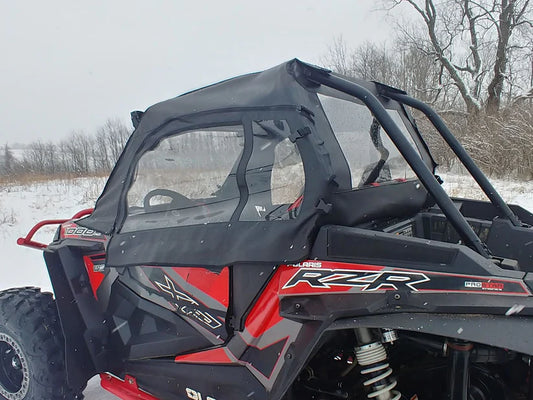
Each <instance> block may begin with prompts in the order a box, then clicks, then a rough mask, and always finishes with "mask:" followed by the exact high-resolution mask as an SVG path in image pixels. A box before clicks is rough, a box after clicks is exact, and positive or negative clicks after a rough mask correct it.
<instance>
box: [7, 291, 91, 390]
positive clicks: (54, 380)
mask: <svg viewBox="0 0 533 400" xmlns="http://www.w3.org/2000/svg"><path fill="white" fill-rule="evenodd" d="M64 358H65V357H64V340H63V334H62V332H61V325H60V323H59V318H58V315H57V309H56V306H55V302H54V299H53V298H52V295H51V294H50V293H41V291H40V289H37V288H19V289H9V290H5V291H2V292H0V399H7V400H60V399H64V400H66V399H83V395H82V391H83V388H80V389H79V390H72V389H70V388H69V387H68V385H67V377H66V371H65V361H64Z"/></svg>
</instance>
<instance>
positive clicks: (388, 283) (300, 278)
mask: <svg viewBox="0 0 533 400" xmlns="http://www.w3.org/2000/svg"><path fill="white" fill-rule="evenodd" d="M429 280H430V279H429V278H428V277H427V276H426V275H425V274H422V273H419V272H397V271H358V270H342V269H309V268H302V269H300V270H298V272H296V273H295V274H294V275H293V276H292V278H291V279H290V280H289V281H288V282H287V283H286V284H285V286H283V289H289V288H292V287H295V286H297V285H308V286H310V287H312V288H322V289H330V288H332V287H335V286H344V287H346V286H349V287H358V288H361V290H362V291H364V292H371V291H376V290H401V289H407V290H410V291H415V292H416V291H417V289H416V287H415V286H416V285H419V284H421V283H423V282H427V281H429Z"/></svg>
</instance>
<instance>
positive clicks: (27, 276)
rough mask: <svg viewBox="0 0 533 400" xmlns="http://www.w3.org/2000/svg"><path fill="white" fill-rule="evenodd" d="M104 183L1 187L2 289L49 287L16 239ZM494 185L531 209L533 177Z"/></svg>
mask: <svg viewBox="0 0 533 400" xmlns="http://www.w3.org/2000/svg"><path fill="white" fill-rule="evenodd" d="M441 176H442V177H443V179H444V181H445V183H444V185H443V186H444V188H445V189H446V190H447V191H448V193H450V194H451V195H452V196H458V197H473V198H479V199H483V195H482V194H481V193H480V192H479V190H476V186H475V183H473V182H472V181H471V180H470V179H469V178H467V177H465V176H462V175H453V174H448V175H446V174H441ZM104 184H105V179H104V178H79V179H74V180H53V181H47V182H40V183H32V184H27V185H12V186H3V187H0V252H1V254H3V255H4V262H3V265H1V266H0V290H2V289H5V288H9V287H17V286H28V285H34V286H40V287H42V288H44V289H45V290H50V289H51V285H50V280H49V278H48V274H47V272H46V268H45V266H44V260H43V258H42V253H41V252H39V251H36V250H32V249H29V248H24V247H20V246H17V245H16V240H17V238H18V237H20V236H24V235H25V234H26V233H27V232H28V230H29V229H30V228H31V227H33V225H35V223H37V222H38V221H40V220H43V219H58V218H59V219H61V218H69V217H71V216H72V215H74V214H75V213H76V212H78V211H80V210H82V209H85V208H91V207H93V205H94V202H95V201H96V198H97V197H98V195H99V194H100V192H101V190H102V188H103V186H104ZM493 184H494V186H495V187H496V189H497V190H498V191H499V192H500V193H501V194H502V196H503V197H504V199H505V200H506V201H508V202H510V203H513V204H518V205H521V206H522V207H524V208H526V209H528V210H529V211H531V212H533V182H516V181H505V180H493ZM54 232H55V227H50V228H46V229H43V232H42V233H41V234H40V235H37V236H36V238H35V239H36V240H38V241H42V242H44V243H48V242H50V240H51V238H52V236H53V234H54ZM85 394H86V399H88V400H92V399H100V400H111V399H116V397H115V396H112V395H110V394H107V392H105V391H103V390H102V389H100V388H99V380H98V378H94V379H92V380H91V382H89V386H88V389H87V391H86V393H85Z"/></svg>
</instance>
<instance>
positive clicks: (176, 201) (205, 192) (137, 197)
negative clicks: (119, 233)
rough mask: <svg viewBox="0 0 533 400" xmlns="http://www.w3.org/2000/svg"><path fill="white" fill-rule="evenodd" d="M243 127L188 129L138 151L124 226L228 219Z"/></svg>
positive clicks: (236, 198)
mask: <svg viewBox="0 0 533 400" xmlns="http://www.w3.org/2000/svg"><path fill="white" fill-rule="evenodd" d="M243 145H244V131H243V128H242V126H225V127H215V128H208V129H202V130H196V131H190V132H186V133H182V134H178V135H175V136H171V137H168V138H165V139H163V140H162V141H161V142H160V143H159V144H158V145H157V146H156V147H155V148H154V149H153V150H151V151H148V152H146V153H145V154H143V156H142V157H141V159H140V160H139V163H138V165H137V170H136V174H135V181H134V182H133V184H132V186H131V188H130V190H129V191H128V195H127V201H128V217H127V219H126V221H125V224H124V228H123V230H125V231H131V230H136V229H151V228H160V227H169V226H184V225H197V224H204V223H211V222H225V221H229V220H230V218H231V216H232V215H233V213H234V212H235V210H236V208H237V205H238V203H239V188H238V187H237V180H236V172H237V166H238V164H239V161H240V158H241V155H242V151H243Z"/></svg>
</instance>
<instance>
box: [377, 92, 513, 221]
mask: <svg viewBox="0 0 533 400" xmlns="http://www.w3.org/2000/svg"><path fill="white" fill-rule="evenodd" d="M384 94H385V95H386V96H387V97H390V98H391V99H394V100H396V101H399V102H400V103H403V104H406V105H408V106H410V107H413V108H416V109H417V110H420V111H422V112H423V113H424V114H425V115H426V117H427V118H428V119H429V120H430V121H431V123H432V124H433V126H434V127H435V128H436V129H437V131H438V132H439V133H440V135H441V136H442V138H443V139H444V140H445V141H446V143H448V146H450V148H451V149H452V150H453V152H454V153H455V155H456V156H457V158H459V160H460V161H461V163H462V164H463V165H464V166H465V168H466V169H467V170H468V172H470V174H471V175H472V177H473V178H474V179H475V181H476V182H477V184H478V185H479V187H480V188H481V190H483V192H484V193H485V195H486V196H487V197H488V198H489V200H490V201H491V203H492V204H493V205H494V206H495V207H496V208H497V209H498V210H500V212H501V213H502V215H503V216H504V217H505V218H507V219H509V221H511V223H512V224H513V225H514V226H522V222H521V221H520V219H519V218H518V217H517V216H516V215H515V214H514V213H513V211H512V210H511V209H510V208H509V206H508V205H507V204H506V203H505V201H503V199H502V197H501V196H500V194H499V193H498V192H497V191H496V189H495V188H494V186H492V184H491V183H490V181H489V180H488V179H487V177H486V176H485V174H483V172H481V170H480V169H479V167H478V166H477V165H476V163H475V162H474V160H473V159H472V157H470V155H469V154H468V153H467V152H466V150H465V149H464V147H463V146H462V145H461V143H459V141H458V140H457V139H456V138H455V136H454V135H453V134H452V133H451V132H450V130H449V129H448V127H447V126H446V124H445V123H444V121H443V120H442V118H441V117H440V116H439V115H438V114H437V113H436V112H435V110H433V109H432V108H431V107H429V106H428V105H427V104H425V103H423V102H421V101H420V100H417V99H414V98H412V97H410V96H408V95H406V94H403V93H398V92H388V91H387V92H386V93H384Z"/></svg>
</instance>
